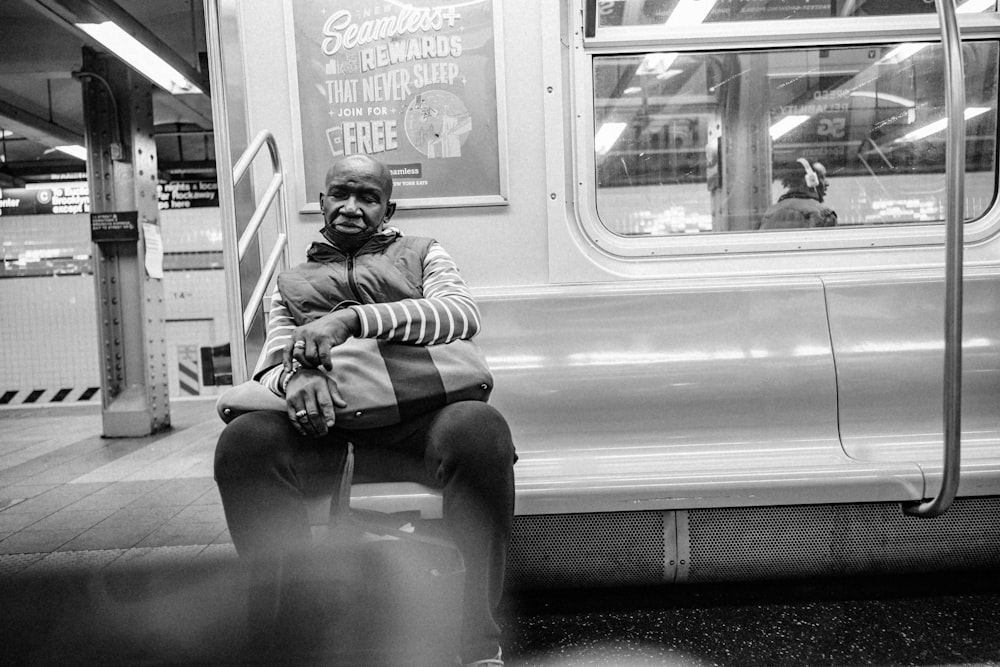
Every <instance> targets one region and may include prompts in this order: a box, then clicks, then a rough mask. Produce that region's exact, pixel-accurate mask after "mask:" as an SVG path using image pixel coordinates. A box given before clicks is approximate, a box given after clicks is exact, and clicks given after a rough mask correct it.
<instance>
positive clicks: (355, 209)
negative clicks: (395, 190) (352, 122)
mask: <svg viewBox="0 0 1000 667" xmlns="http://www.w3.org/2000/svg"><path fill="white" fill-rule="evenodd" d="M387 179H388V176H387V174H386V173H385V169H384V168H383V167H382V166H381V165H380V164H379V163H377V162H375V161H373V160H369V159H366V158H361V157H357V158H345V159H343V160H341V161H340V162H338V163H337V164H336V165H334V167H333V168H332V169H331V170H330V172H329V173H328V174H327V177H326V192H325V193H323V194H320V196H319V205H320V208H321V209H322V211H323V220H324V221H325V222H326V224H327V226H328V227H332V228H334V229H336V230H337V231H339V232H341V233H344V234H360V233H362V232H364V231H365V230H367V229H371V230H378V229H379V228H380V227H381V225H382V223H383V222H384V221H386V220H388V219H389V218H390V217H392V214H393V212H394V211H395V209H396V204H395V203H394V202H390V201H389V195H390V192H391V184H392V182H391V181H388V180H387Z"/></svg>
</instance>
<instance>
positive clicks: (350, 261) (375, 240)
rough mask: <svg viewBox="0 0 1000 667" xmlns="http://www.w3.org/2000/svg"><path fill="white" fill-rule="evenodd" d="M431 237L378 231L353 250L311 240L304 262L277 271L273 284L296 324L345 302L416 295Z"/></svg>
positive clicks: (419, 294)
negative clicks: (348, 251) (276, 282)
mask: <svg viewBox="0 0 1000 667" xmlns="http://www.w3.org/2000/svg"><path fill="white" fill-rule="evenodd" d="M432 243H434V239H430V238H424V237H420V236H402V235H399V234H395V235H391V234H380V235H377V236H374V237H372V239H371V240H369V241H368V243H366V244H365V245H364V246H362V247H361V248H360V249H359V250H358V251H357V252H355V253H354V254H349V253H346V252H344V251H342V250H341V249H339V248H337V247H335V246H332V245H329V244H326V243H313V244H312V246H310V248H309V250H308V251H307V252H306V257H307V258H308V259H307V260H306V261H305V262H304V263H302V264H299V265H298V266H296V267H294V268H291V269H289V270H287V271H283V272H282V273H281V274H280V275H278V289H279V290H280V291H281V295H282V297H284V299H285V302H286V304H287V305H288V309H289V310H290V311H291V313H292V316H293V317H294V318H295V322H296V324H299V325H302V324H306V323H308V322H311V321H313V320H315V319H317V318H319V317H322V316H324V315H326V314H327V313H329V312H331V311H333V310H337V309H340V308H344V307H346V306H351V305H357V304H368V303H389V302H393V301H400V300H402V299H419V298H421V297H423V295H424V291H423V266H424V258H425V257H426V256H427V252H428V250H429V249H430V247H431V244H432Z"/></svg>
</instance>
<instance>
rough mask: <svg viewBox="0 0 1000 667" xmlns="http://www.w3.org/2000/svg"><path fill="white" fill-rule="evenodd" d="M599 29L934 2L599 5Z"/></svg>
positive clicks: (871, 11) (834, 13)
mask: <svg viewBox="0 0 1000 667" xmlns="http://www.w3.org/2000/svg"><path fill="white" fill-rule="evenodd" d="M995 9H996V0H964V1H961V2H959V11H963V12H985V11H990V12H991V11H995ZM597 11H598V17H597V27H598V28H607V27H612V26H637V25H663V24H666V25H692V24H699V23H722V22H733V21H763V20H777V21H784V20H788V19H816V18H831V17H845V18H846V17H857V16H893V15H900V14H933V13H935V11H936V9H935V6H934V0H830V1H829V2H816V1H813V2H810V0H600V1H599V2H598V6H597Z"/></svg>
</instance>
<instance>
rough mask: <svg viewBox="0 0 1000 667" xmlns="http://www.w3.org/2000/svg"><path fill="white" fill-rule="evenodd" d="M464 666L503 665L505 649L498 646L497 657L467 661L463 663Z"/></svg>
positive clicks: (486, 666)
mask: <svg viewBox="0 0 1000 667" xmlns="http://www.w3.org/2000/svg"><path fill="white" fill-rule="evenodd" d="M462 667H503V650H501V649H499V648H498V649H497V654H496V656H495V657H493V658H485V659H483V660H476V661H474V662H466V663H463V665H462Z"/></svg>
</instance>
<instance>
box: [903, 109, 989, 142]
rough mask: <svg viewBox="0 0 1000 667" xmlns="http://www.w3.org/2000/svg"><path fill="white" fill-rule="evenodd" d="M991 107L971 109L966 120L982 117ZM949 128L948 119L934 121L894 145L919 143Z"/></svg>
mask: <svg viewBox="0 0 1000 667" xmlns="http://www.w3.org/2000/svg"><path fill="white" fill-rule="evenodd" d="M989 110H990V108H989V107H969V108H968V109H966V110H965V120H969V119H970V118H975V117H976V116H982V115H983V114H984V113H986V112H987V111H989ZM947 127H948V119H947V118H941V119H939V120H936V121H934V122H933V123H928V124H927V125H924V126H923V127H921V128H918V129H916V130H914V131H913V132H910V133H909V134H906V135H904V136H902V137H900V138H899V139H896V141H895V142H893V143H897V144H898V143H902V142H904V141H917V140H918V139H923V138H925V137H929V136H930V135H932V134H937V133H938V132H943V131H944V130H945V129H946V128H947Z"/></svg>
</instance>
